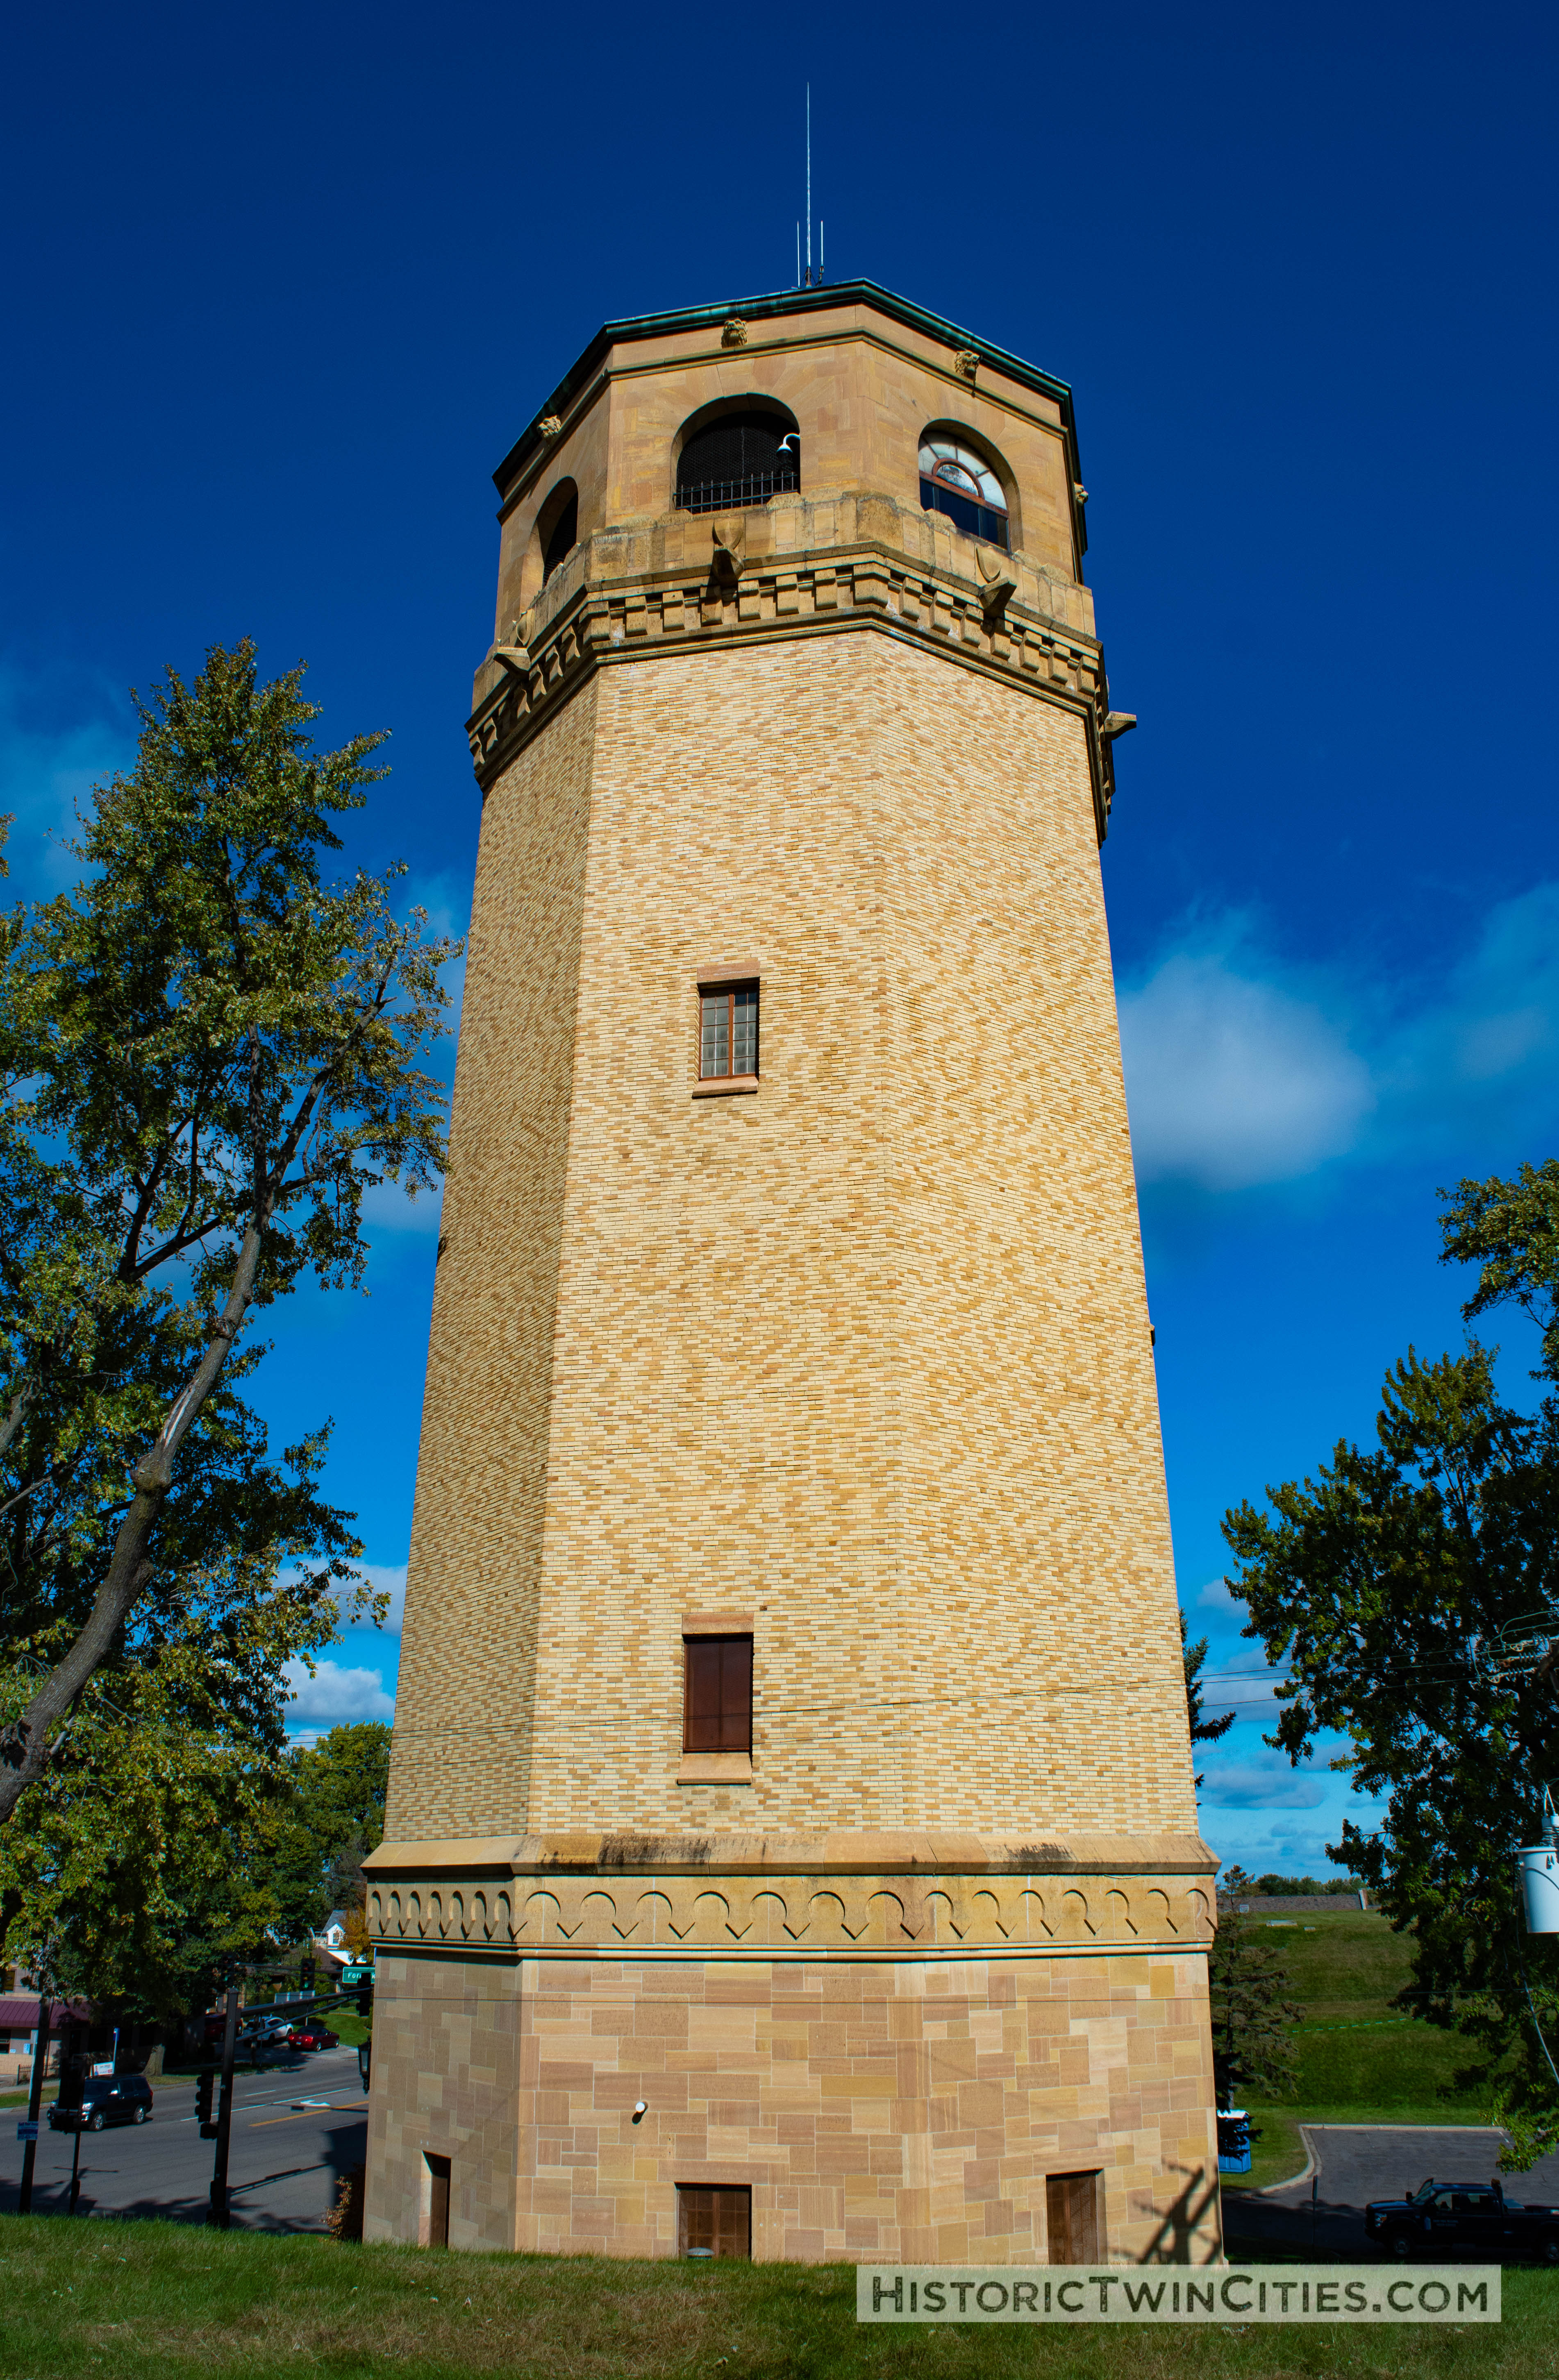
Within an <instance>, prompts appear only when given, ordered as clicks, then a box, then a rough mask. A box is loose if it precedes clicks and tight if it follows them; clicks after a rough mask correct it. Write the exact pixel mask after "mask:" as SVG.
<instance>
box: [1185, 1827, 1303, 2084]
mask: <svg viewBox="0 0 1559 2380" xmlns="http://www.w3.org/2000/svg"><path fill="white" fill-rule="evenodd" d="M1254 1890H1255V1887H1254V1886H1253V1885H1252V1883H1251V1881H1250V1878H1249V1877H1248V1876H1247V1875H1246V1873H1245V1870H1244V1869H1243V1868H1242V1867H1231V1868H1228V1869H1226V1870H1225V1872H1224V1879H1223V1882H1222V1884H1221V1886H1220V1888H1219V1892H1218V1931H1217V1934H1216V1936H1215V1937H1214V1938H1213V1944H1212V1956H1211V1958H1210V1959H1209V1961H1208V1971H1207V1984H1208V1993H1209V1996H1210V1998H1211V2000H1212V2079H1213V2085H1214V2088H1215V2090H1216V2092H1217V2096H1218V2105H1219V2106H1220V2107H1233V2106H1234V2104H1235V2101H1236V2098H1242V2099H1243V2098H1252V2099H1286V2098H1289V2097H1291V2096H1292V2095H1293V2093H1294V2090H1295V2088H1296V2086H1297V2076H1298V2068H1297V2062H1296V2058H1295V2055H1294V2044H1293V2039H1292V2030H1293V2027H1294V2026H1295V2025H1297V2023H1298V2022H1299V2019H1300V2018H1301V2016H1302V2015H1303V2014H1304V2010H1303V2009H1301V2008H1299V2007H1298V2006H1297V2004H1296V2003H1295V2002H1294V2001H1293V2000H1292V1999H1290V1998H1289V1997H1288V1995H1289V1992H1290V1989H1291V1988H1292V1987H1291V1985H1290V1984H1289V1980H1288V1970H1287V1968H1286V1967H1285V1965H1284V1963H1283V1960H1282V1958H1281V1956H1280V1955H1279V1953H1278V1951H1277V1950H1276V1949H1275V1948H1274V1947H1273V1940H1272V1937H1271V1936H1270V1935H1269V1934H1266V1933H1265V1931H1264V1930H1261V1931H1258V1929H1257V1928H1255V1927H1254V1926H1252V1925H1251V1923H1250V1920H1249V1919H1248V1917H1246V1916H1243V1915H1242V1914H1241V1913H1240V1909H1239V1905H1238V1904H1239V1903H1240V1902H1241V1901H1242V1900H1248V1898H1249V1896H1250V1894H1251V1893H1252V1892H1253V1891H1254Z"/></svg>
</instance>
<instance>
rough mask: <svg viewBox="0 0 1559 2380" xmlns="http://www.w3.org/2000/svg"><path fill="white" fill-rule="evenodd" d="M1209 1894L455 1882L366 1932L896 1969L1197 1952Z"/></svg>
mask: <svg viewBox="0 0 1559 2380" xmlns="http://www.w3.org/2000/svg"><path fill="white" fill-rule="evenodd" d="M369 1930H370V1933H371V1936H372V1938H373V1940H374V1941H375V1942H376V1943H378V1944H380V1945H381V1946H382V1947H384V1949H403V1948H406V1947H408V1946H412V1945H418V1944H421V1945H425V1946H428V1947H430V1948H432V1947H437V1946H439V1945H442V1944H445V1943H459V1944H461V1945H462V1946H463V1947H464V1948H465V1949H468V1950H474V1951H477V1952H481V1951H484V1950H493V1951H496V1952H499V1953H500V1954H501V1953H504V1952H517V1953H519V1954H521V1955H523V1956H525V1957H527V1958H529V1957H531V1956H543V1957H544V1956H546V1955H547V1954H549V1953H553V1954H560V1953H566V1955H567V1956H568V1957H570V1958H579V1957H581V1956H587V1955H589V1954H590V1953H591V1952H592V1951H593V1952H599V1953H601V1954H602V1955H604V1956H608V1957H612V1958H616V1957H619V1956H621V1954H622V1952H623V1950H624V1949H625V1946H626V1947H627V1948H630V1949H632V1951H633V1953H634V1954H635V1955H636V1956H640V1955H642V1954H643V1953H645V1952H647V1951H653V1950H663V1951H671V1952H675V1953H676V1954H677V1955H678V1956H681V1957H686V1956H688V1954H689V1953H690V1952H692V1953H696V1952H699V1951H705V1952H709V1951H715V1950H718V1951H719V1952H720V1953H721V1954H722V1955H729V1954H731V1953H732V1952H733V1951H734V1950H736V1949H743V1950H747V1951H755V1950H761V1952H762V1955H763V1956H764V1958H766V1959H773V1958H776V1957H779V1958H783V1957H785V1956H786V1955H787V1954H791V1953H793V1954H794V1955H795V1956H796V1957H798V1958H808V1959H815V1958H817V1957H819V1956H821V1955H824V1954H826V1953H828V1952H834V1953H839V1952H844V1953H848V1952H849V1951H851V1950H861V1951H864V1950H871V1949H891V1950H892V1951H893V1953H894V1955H895V1957H897V1958H906V1957H912V1956H915V1955H917V1954H919V1955H920V1956H923V1957H932V1958H934V1957H943V1958H947V1957H956V1958H965V1957H968V1955H969V1954H970V1953H971V1952H973V1951H976V1950H978V1951H979V1952H980V1953H981V1954H982V1955H985V1956H989V1955H991V1954H992V1953H993V1952H1000V1951H1003V1950H1006V1951H1011V1952H1015V1953H1016V1952H1025V1953H1029V1954H1032V1953H1034V1952H1038V1951H1045V1950H1051V1949H1065V1950H1066V1951H1067V1953H1068V1954H1069V1955H1074V1956H1075V1955H1076V1953H1077V1952H1078V1950H1079V1949H1089V1948H1090V1947H1091V1946H1093V1945H1097V1946H1098V1947H1099V1948H1101V1949H1116V1950H1118V1949H1141V1950H1149V1949H1154V1950H1164V1949H1196V1948H1199V1947H1204V1946H1205V1945H1206V1944H1207V1942H1208V1941H1209V1940H1210V1939H1211V1937H1212V1891H1211V1888H1210V1887H1209V1886H1199V1885H1196V1884H1192V1883H1189V1882H1188V1880H1187V1879H1185V1878H1183V1877H1164V1878H1162V1879H1158V1880H1154V1879H1151V1878H1148V1877H1144V1876H1090V1877H1087V1878H1086V1879H1084V1878H1077V1879H1073V1880H1067V1879H1066V1878H1065V1877H1056V1876H1001V1877H987V1878H983V1879H981V1878H979V1877H975V1876H914V1877H906V1876H902V1875H895V1876H832V1877H823V1876H764V1877H761V1878H759V1877H753V1876H725V1875H718V1876H659V1875H655V1874H646V1875H643V1876H612V1877H609V1878H600V1877H585V1876H555V1875H554V1876H515V1877H514V1878H513V1879H512V1880H510V1881H509V1882H507V1883H498V1882H496V1881H491V1882H487V1883H482V1884H478V1885H471V1884H469V1883H460V1884H457V1883H455V1882H453V1881H452V1880H451V1879H450V1878H449V1877H448V1876H424V1877H420V1878H419V1879H418V1880H417V1881H416V1882H415V1883H411V1882H406V1883H396V1884H388V1883H385V1884H379V1883H376V1884H375V1885H374V1886H373V1888H372V1889H371V1892H370V1895H369Z"/></svg>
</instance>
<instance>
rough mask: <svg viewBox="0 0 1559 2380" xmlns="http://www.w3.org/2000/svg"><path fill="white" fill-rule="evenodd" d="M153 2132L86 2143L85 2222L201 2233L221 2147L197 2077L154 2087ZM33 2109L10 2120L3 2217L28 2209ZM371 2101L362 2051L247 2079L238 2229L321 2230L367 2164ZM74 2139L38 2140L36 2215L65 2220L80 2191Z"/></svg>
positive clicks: (10, 2113) (147, 2128)
mask: <svg viewBox="0 0 1559 2380" xmlns="http://www.w3.org/2000/svg"><path fill="white" fill-rule="evenodd" d="M152 2092H153V2095H154V2103H155V2104H154V2107H153V2112H152V2120H151V2122H150V2123H147V2124H119V2125H115V2126H113V2127H112V2128H110V2129H109V2130H107V2131H101V2132H83V2133H82V2134H81V2197H80V2204H79V2209H78V2212H79V2213H80V2214H82V2215H91V2214H99V2215H159V2216H167V2217H168V2218H170V2219H171V2220H173V2221H175V2222H193V2223H200V2222H203V2221H204V2219H205V2214H206V2209H207V2206H208V2204H209V2203H210V2192H211V2169H212V2158H213V2155H214V2153H215V2147H216V2143H214V2141H203V2140H201V2131H200V2126H199V2124H198V2123H197V2122H196V2119H195V2081H194V2077H193V2075H182V2074H181V2075H164V2076H162V2077H160V2078H158V2079H157V2080H155V2081H153V2083H152ZM26 2113H27V2110H26V2108H25V2107H16V2108H10V2107H7V2108H3V2109H0V2125H3V2127H4V2131H3V2134H0V2211H6V2212H8V2211H10V2210H12V2209H14V2208H15V2206H16V2203H17V2190H18V2183H19V2181H20V2180H21V2157H22V2143H20V2141H18V2138H17V2123H18V2119H20V2118H21V2117H23V2116H25V2115H26ZM367 2131H368V2101H367V2100H366V2099H365V2098H364V2096H363V2091H362V2084H361V2083H359V2080H358V2054H357V2051H356V2050H355V2049H347V2048H340V2049H323V2050H319V2051H317V2052H316V2053H315V2054H314V2055H313V2056H312V2057H294V2058H290V2059H289V2060H288V2062H287V2063H286V2065H285V2066H278V2067H273V2068H271V2069H269V2070H267V2071H265V2072H263V2073H260V2074H240V2075H239V2076H238V2078H237V2081H236V2083H235V2086H234V2094H233V2138H232V2147H231V2150H230V2152H229V2155H228V2164H227V2179H228V2188H229V2192H230V2196H231V2204H232V2215H233V2222H234V2225H235V2228H237V2227H239V2226H241V2227H242V2228H245V2229H246V2230H250V2231H317V2230H319V2229H320V2228H321V2227H322V2226H323V2222H324V2218H325V2216H326V2214H327V2213H328V2211H329V2209H330V2208H331V2207H332V2206H333V2205H334V2204H335V2190H336V2183H337V2181H338V2180H339V2178H340V2176H341V2175H342V2174H344V2173H346V2172H348V2171H349V2170H350V2168H352V2167H353V2166H355V2165H361V2163H362V2162H363V2148H364V2143H365V2140H366V2137H367ZM71 2148H72V2137H71V2135H70V2133H69V2132H54V2131H50V2130H49V2129H48V2118H47V2113H46V2111H45V2114H44V2117H43V2121H42V2124H41V2127H40V2131H39V2137H38V2163H37V2168H36V2170H35V2172H34V2176H33V2183H32V2206H33V2212H34V2213H35V2214H38V2215H53V2214H63V2213H64V2212H65V2209H66V2206H67V2202H68V2192H69V2187H70V2154H71Z"/></svg>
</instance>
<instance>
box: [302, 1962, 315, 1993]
mask: <svg viewBox="0 0 1559 2380" xmlns="http://www.w3.org/2000/svg"><path fill="white" fill-rule="evenodd" d="M315 1973H317V1970H316V1968H315V1965H314V1961H313V1960H312V1959H300V1960H299V1961H298V1989H299V1990H300V1991H301V1992H303V1993H304V1994H305V1996H306V1997H311V1996H312V1994H313V1989H314V1976H315Z"/></svg>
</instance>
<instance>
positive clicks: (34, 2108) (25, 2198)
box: [17, 1975, 49, 2215]
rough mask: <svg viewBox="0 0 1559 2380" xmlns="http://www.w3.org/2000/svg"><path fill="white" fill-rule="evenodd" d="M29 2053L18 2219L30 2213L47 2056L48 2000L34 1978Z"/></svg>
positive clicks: (41, 1979)
mask: <svg viewBox="0 0 1559 2380" xmlns="http://www.w3.org/2000/svg"><path fill="white" fill-rule="evenodd" d="M34 2040H35V2043H36V2046H35V2048H34V2050H33V2053H32V2083H31V2087H30V2090H29V2092H28V2095H27V2131H26V2135H25V2144H24V2146H23V2149H22V2153H21V2195H20V2197H19V2198H18V2201H17V2213H18V2215H30V2214H31V2212H32V2168H33V2167H34V2165H35V2164H36V2163H37V2161H38V2111H39V2109H40V2107H42V2106H43V2068H44V2066H45V2065H46V2064H47V2062H48V2056H49V1996H48V1993H47V1991H46V1990H45V1989H44V1984H43V1976H42V1975H40V1976H39V1978H38V2031H37V2034H35V2036H34Z"/></svg>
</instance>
